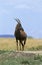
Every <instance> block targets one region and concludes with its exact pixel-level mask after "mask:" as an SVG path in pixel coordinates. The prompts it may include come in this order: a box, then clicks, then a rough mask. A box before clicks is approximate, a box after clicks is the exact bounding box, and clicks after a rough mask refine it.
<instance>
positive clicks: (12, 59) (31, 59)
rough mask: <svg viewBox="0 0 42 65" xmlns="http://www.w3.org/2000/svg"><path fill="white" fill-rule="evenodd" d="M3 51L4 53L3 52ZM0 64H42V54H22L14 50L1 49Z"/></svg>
mask: <svg viewBox="0 0 42 65" xmlns="http://www.w3.org/2000/svg"><path fill="white" fill-rule="evenodd" d="M1 52H2V53H1ZM1 52H0V53H1V54H0V65H42V55H39V54H38V55H29V56H28V55H26V56H24V55H21V54H20V53H19V54H16V53H15V52H14V51H4V52H3V51H1Z"/></svg>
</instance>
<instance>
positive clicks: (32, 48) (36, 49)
mask: <svg viewBox="0 0 42 65" xmlns="http://www.w3.org/2000/svg"><path fill="white" fill-rule="evenodd" d="M28 50H31V51H34V50H35V51H38V50H39V51H40V50H42V46H41V45H40V46H37V47H31V48H28Z"/></svg>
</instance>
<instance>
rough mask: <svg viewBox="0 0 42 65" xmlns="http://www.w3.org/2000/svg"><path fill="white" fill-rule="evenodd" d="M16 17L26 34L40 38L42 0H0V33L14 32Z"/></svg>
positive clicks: (41, 33) (41, 30) (41, 29)
mask: <svg viewBox="0 0 42 65" xmlns="http://www.w3.org/2000/svg"><path fill="white" fill-rule="evenodd" d="M16 17H17V18H19V19H20V20H21V24H22V27H23V28H24V30H25V32H26V33H27V35H28V36H32V37H34V38H42V0H0V35H1V34H12V35H13V34H14V30H15V26H16V24H17V23H16V21H15V20H14V19H15V18H16Z"/></svg>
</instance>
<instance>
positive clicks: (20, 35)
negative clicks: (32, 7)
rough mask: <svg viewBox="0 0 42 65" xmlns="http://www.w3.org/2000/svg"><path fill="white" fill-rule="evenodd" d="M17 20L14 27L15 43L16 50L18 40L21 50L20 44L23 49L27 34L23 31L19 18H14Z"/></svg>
mask: <svg viewBox="0 0 42 65" xmlns="http://www.w3.org/2000/svg"><path fill="white" fill-rule="evenodd" d="M15 20H16V22H17V25H16V28H15V33H14V35H15V38H16V44H17V50H18V41H19V45H20V50H21V45H22V50H24V46H25V44H26V39H27V35H26V33H25V32H24V29H23V27H22V25H21V22H20V20H19V19H18V18H17V19H15Z"/></svg>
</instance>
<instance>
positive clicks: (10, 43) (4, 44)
mask: <svg viewBox="0 0 42 65" xmlns="http://www.w3.org/2000/svg"><path fill="white" fill-rule="evenodd" d="M37 46H42V39H27V41H26V45H25V50H28V48H32V47H37ZM0 50H16V42H15V39H14V38H0Z"/></svg>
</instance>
